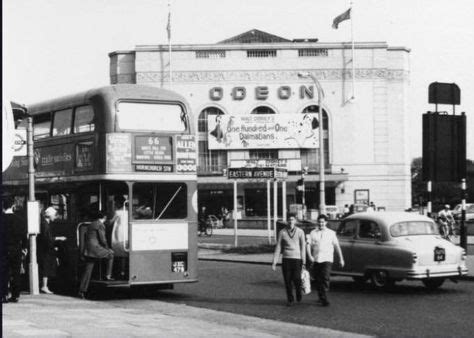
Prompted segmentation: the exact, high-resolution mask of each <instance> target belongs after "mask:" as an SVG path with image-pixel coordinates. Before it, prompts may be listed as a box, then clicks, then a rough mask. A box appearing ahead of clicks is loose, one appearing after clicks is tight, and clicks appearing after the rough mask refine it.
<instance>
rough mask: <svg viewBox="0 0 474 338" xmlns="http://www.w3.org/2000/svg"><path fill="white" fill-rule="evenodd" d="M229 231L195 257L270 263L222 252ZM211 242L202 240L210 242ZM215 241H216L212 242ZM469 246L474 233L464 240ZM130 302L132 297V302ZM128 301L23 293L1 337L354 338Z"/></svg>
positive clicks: (473, 264)
mask: <svg viewBox="0 0 474 338" xmlns="http://www.w3.org/2000/svg"><path fill="white" fill-rule="evenodd" d="M238 234H239V237H238V240H239V243H242V244H241V245H242V246H245V245H254V243H255V242H258V243H268V232H267V231H266V230H239V233H238ZM234 240H235V237H234V231H233V230H232V229H215V230H214V236H213V237H201V238H200V239H199V248H200V249H199V259H200V260H213V261H233V262H242V263H251V264H271V262H272V257H273V255H272V254H271V253H264V254H236V253H225V252H223V251H222V249H224V248H229V247H232V246H233V243H234ZM212 241H214V243H206V242H212ZM216 241H217V242H219V243H215V242H216ZM468 244H470V245H474V236H470V237H469V238H468ZM467 265H468V268H469V276H468V277H467V278H466V279H468V280H474V255H468V256H467ZM131 301H132V300H131ZM137 302H143V303H138V305H139V306H133V307H131V306H127V302H103V301H92V300H82V299H78V298H73V297H69V296H62V295H44V294H40V295H29V294H22V295H21V297H20V301H19V302H18V303H8V304H2V331H3V332H2V337H7V338H8V337H25V336H26V337H27V336H30V337H114V338H115V337H144V336H153V337H206V338H207V337H212V336H225V337H320V336H322V337H357V336H360V337H362V335H357V334H355V333H352V332H343V331H336V330H330V329H325V328H318V327H313V326H306V325H299V324H293V323H285V322H280V321H275V320H269V319H262V318H258V317H251V316H244V315H239V314H234V313H227V312H221V311H215V310H209V309H203V308H197V307H192V306H188V305H184V304H173V303H168V302H163V301H160V300H157V299H151V300H138V301H137Z"/></svg>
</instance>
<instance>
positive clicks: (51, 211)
mask: <svg viewBox="0 0 474 338" xmlns="http://www.w3.org/2000/svg"><path fill="white" fill-rule="evenodd" d="M57 213H58V212H57V210H56V209H54V208H53V207H48V208H46V210H45V211H44V215H45V216H46V217H50V216H53V215H56V214H57Z"/></svg>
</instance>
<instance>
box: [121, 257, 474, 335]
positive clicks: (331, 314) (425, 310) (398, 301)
mask: <svg viewBox="0 0 474 338" xmlns="http://www.w3.org/2000/svg"><path fill="white" fill-rule="evenodd" d="M199 271H200V276H199V279H200V282H199V283H195V284H181V285H176V286H175V289H174V290H173V291H167V292H160V293H159V294H158V295H157V296H155V297H152V299H159V300H164V301H166V302H170V303H177V304H186V305H191V306H196V307H202V308H207V309H213V310H219V311H226V312H231V313H238V314H244V315H250V316H256V317H261V318H267V319H273V320H277V321H284V322H288V323H298V324H305V325H311V326H317V327H322V328H329V329H334V330H342V331H345V332H354V333H360V334H368V335H377V336H418V337H420V336H433V335H435V336H440V337H448V336H458V337H459V336H470V335H471V334H472V332H474V322H473V321H472V309H473V308H474V283H473V282H470V281H469V282H468V281H461V282H459V283H457V284H455V283H452V282H450V281H448V282H446V283H445V284H444V285H443V287H442V288H441V289H440V290H437V291H434V292H433V291H431V292H430V291H427V290H426V289H425V288H424V287H423V286H422V284H421V283H420V282H401V283H398V284H397V285H396V287H395V288H394V289H393V290H392V291H390V292H387V291H378V290H373V289H372V288H371V286H370V285H369V284H367V285H365V286H362V287H360V286H358V285H356V284H355V283H353V282H352V280H351V279H349V278H345V277H333V283H332V285H331V293H330V300H331V306H330V307H328V308H323V307H320V306H318V305H317V304H316V298H317V297H316V295H315V294H314V293H313V294H310V295H308V296H306V297H305V298H304V300H303V302H302V304H298V305H295V306H293V307H291V308H288V307H286V306H285V295H284V286H283V281H282V276H281V272H280V271H277V272H274V271H272V270H271V269H270V267H269V266H268V265H255V264H242V263H233V262H229V263H225V262H203V261H200V269H199ZM149 299H150V298H147V300H143V301H146V302H147V301H148V300H149ZM121 301H126V300H113V301H112V302H121ZM136 306H138V307H139V306H143V305H140V302H138V303H137V304H136Z"/></svg>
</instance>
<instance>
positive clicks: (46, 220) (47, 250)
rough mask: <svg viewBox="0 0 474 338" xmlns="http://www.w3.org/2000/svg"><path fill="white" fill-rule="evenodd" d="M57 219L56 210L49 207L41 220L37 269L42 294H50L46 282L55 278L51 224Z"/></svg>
mask: <svg viewBox="0 0 474 338" xmlns="http://www.w3.org/2000/svg"><path fill="white" fill-rule="evenodd" d="M57 217H58V212H57V210H56V209H55V208H54V207H52V206H50V207H48V208H46V210H45V211H44V213H43V217H42V219H41V229H40V234H39V235H38V267H39V273H40V276H41V277H42V287H41V289H40V291H41V292H42V293H46V294H51V293H52V292H51V290H50V289H49V287H48V280H49V279H50V278H53V277H56V268H57V260H56V250H55V246H54V241H55V238H54V237H53V232H52V229H51V227H52V223H54V221H55V220H56V218H57Z"/></svg>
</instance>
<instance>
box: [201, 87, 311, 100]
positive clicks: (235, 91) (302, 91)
mask: <svg viewBox="0 0 474 338" xmlns="http://www.w3.org/2000/svg"><path fill="white" fill-rule="evenodd" d="M251 92H252V91H249V90H247V88H246V87H241V86H238V87H233V88H231V89H230V97H232V100H234V101H241V100H244V99H246V98H247V96H248V95H250V94H248V93H251ZM224 94H225V91H224V88H222V87H212V88H211V89H210V90H209V98H210V99H211V100H212V101H220V100H222V99H223V98H224ZM293 94H294V93H293V92H292V90H291V87H290V86H280V87H278V88H277V89H276V96H277V97H278V98H279V99H280V100H288V99H289V98H290V97H291V96H292V95H293ZM298 94H299V98H300V99H312V98H314V87H313V86H304V85H302V86H300V87H298ZM253 95H254V98H255V99H256V100H266V99H268V97H269V95H271V93H270V89H269V88H268V87H267V86H257V87H255V88H254V91H253Z"/></svg>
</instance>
